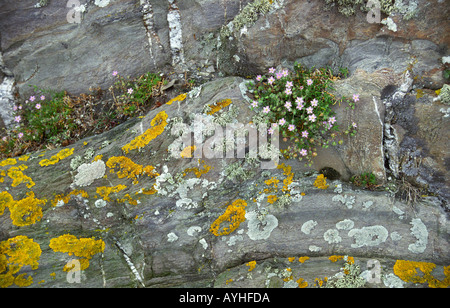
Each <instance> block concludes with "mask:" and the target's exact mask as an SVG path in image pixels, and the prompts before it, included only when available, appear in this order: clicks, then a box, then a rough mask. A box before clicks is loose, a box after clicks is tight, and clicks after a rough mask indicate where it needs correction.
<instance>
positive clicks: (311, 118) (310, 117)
mask: <svg viewBox="0 0 450 308" xmlns="http://www.w3.org/2000/svg"><path fill="white" fill-rule="evenodd" d="M309 121H311V122H316V115H315V114H312V115H310V116H309Z"/></svg>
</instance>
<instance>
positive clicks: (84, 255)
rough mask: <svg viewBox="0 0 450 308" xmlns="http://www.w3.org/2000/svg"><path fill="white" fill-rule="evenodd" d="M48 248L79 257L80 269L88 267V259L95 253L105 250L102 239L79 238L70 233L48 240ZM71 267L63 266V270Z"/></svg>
mask: <svg viewBox="0 0 450 308" xmlns="http://www.w3.org/2000/svg"><path fill="white" fill-rule="evenodd" d="M49 246H50V248H51V249H52V250H53V251H56V252H62V253H68V254H69V256H71V255H75V256H77V257H79V258H81V259H79V261H80V270H85V269H87V268H88V267H89V260H90V259H91V258H92V257H93V256H94V255H95V254H97V253H100V252H103V251H104V250H105V242H104V241H103V240H95V238H94V237H92V238H80V239H78V238H77V237H76V236H74V235H71V234H64V235H61V236H59V237H57V238H52V239H51V240H50V245H49ZM72 268H73V267H70V268H69V267H68V266H67V265H66V266H64V269H63V270H64V271H65V272H68V271H70V270H71V269H72Z"/></svg>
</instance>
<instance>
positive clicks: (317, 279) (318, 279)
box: [314, 277, 328, 287]
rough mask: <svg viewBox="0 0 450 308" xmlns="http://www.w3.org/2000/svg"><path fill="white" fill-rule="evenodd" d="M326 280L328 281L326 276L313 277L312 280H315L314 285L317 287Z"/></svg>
mask: <svg viewBox="0 0 450 308" xmlns="http://www.w3.org/2000/svg"><path fill="white" fill-rule="evenodd" d="M327 281H328V277H324V278H323V279H320V278H316V279H314V282H315V284H314V285H315V286H317V287H321V286H322V285H323V284H324V283H327Z"/></svg>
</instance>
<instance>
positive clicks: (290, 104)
mask: <svg viewBox="0 0 450 308" xmlns="http://www.w3.org/2000/svg"><path fill="white" fill-rule="evenodd" d="M284 107H286V109H288V110H291V107H292V103H291V102H286V104H284Z"/></svg>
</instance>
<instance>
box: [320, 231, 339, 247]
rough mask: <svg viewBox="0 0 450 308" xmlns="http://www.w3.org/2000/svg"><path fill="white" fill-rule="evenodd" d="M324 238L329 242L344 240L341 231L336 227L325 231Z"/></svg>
mask: <svg viewBox="0 0 450 308" xmlns="http://www.w3.org/2000/svg"><path fill="white" fill-rule="evenodd" d="M323 239H324V240H325V241H326V242H327V243H328V244H337V243H340V242H341V241H342V238H341V237H340V236H339V231H338V230H336V229H328V230H327V231H325V233H324V234H323Z"/></svg>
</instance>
